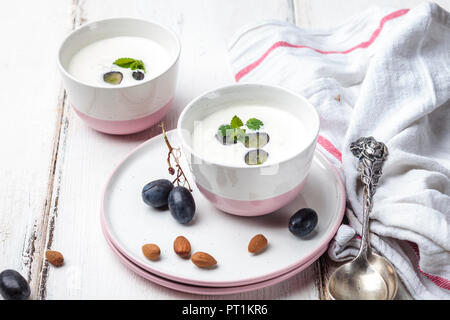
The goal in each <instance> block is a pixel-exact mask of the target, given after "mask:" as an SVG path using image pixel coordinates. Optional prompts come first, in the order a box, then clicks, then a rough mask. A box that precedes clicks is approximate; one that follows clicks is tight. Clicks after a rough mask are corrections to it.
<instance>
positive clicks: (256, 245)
mask: <svg viewBox="0 0 450 320" xmlns="http://www.w3.org/2000/svg"><path fill="white" fill-rule="evenodd" d="M266 247H267V239H266V237H264V236H263V235H262V234H257V235H256V236H254V237H253V238H252V239H251V240H250V242H249V244H248V252H251V253H258V252H261V251H263V250H264V249H265V248H266Z"/></svg>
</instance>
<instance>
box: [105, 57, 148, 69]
mask: <svg viewBox="0 0 450 320" xmlns="http://www.w3.org/2000/svg"><path fill="white" fill-rule="evenodd" d="M113 64H115V65H116V66H119V67H121V68H129V69H131V70H137V69H139V70H143V71H144V72H146V70H145V65H144V62H143V61H142V60H137V59H133V58H119V59H117V60H116V61H114V62H113Z"/></svg>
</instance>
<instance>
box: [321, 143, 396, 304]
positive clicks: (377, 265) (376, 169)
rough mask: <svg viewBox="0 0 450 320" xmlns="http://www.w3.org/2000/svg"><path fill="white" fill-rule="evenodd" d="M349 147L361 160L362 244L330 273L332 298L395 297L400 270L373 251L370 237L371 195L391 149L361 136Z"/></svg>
mask: <svg viewBox="0 0 450 320" xmlns="http://www.w3.org/2000/svg"><path fill="white" fill-rule="evenodd" d="M350 150H351V151H352V152H353V154H354V155H355V156H356V157H358V158H359V160H360V161H359V167H358V170H359V173H360V178H361V182H362V183H363V192H364V196H363V201H364V202H363V223H362V236H361V247H360V250H359V253H358V255H357V256H356V258H355V259H353V260H352V261H351V262H348V263H346V264H344V265H342V266H340V267H339V268H338V269H336V271H335V272H334V273H333V274H332V275H331V277H330V280H329V282H328V293H329V296H330V298H331V299H333V300H392V299H394V298H395V295H396V294H397V287H398V278H397V273H396V272H395V270H394V267H393V266H392V264H391V263H390V262H389V261H388V260H387V259H386V258H384V257H382V256H380V255H378V254H375V253H373V252H372V249H371V247H370V240H369V216H370V212H371V211H372V205H373V203H372V197H373V195H374V193H375V189H376V186H377V184H378V180H379V178H380V176H381V174H382V171H381V167H382V165H383V162H384V161H385V160H386V158H387V155H388V150H387V148H386V146H385V145H384V144H383V143H382V142H377V141H376V140H375V139H374V138H373V137H368V138H360V139H358V140H357V141H355V142H353V143H352V144H351V145H350Z"/></svg>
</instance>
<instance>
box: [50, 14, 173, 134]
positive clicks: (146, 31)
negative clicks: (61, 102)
mask: <svg viewBox="0 0 450 320" xmlns="http://www.w3.org/2000/svg"><path fill="white" fill-rule="evenodd" d="M114 39H115V40H114ZM117 39H119V40H117ZM127 39H133V42H132V44H133V46H130V44H131V42H128V45H127V42H126V41H127ZM136 39H137V40H139V39H141V40H140V41H141V42H138V43H147V44H148V46H147V47H148V48H147V49H146V50H145V52H146V53H149V54H148V55H149V57H148V59H149V60H151V61H147V62H146V63H145V69H146V73H145V75H144V79H142V80H140V81H134V82H133V80H132V81H131V82H126V83H125V80H126V79H132V78H131V74H132V71H131V70H130V69H126V68H119V67H115V65H113V62H114V61H115V60H116V59H119V58H123V57H121V56H119V55H121V54H125V55H127V53H128V52H138V53H139V52H141V53H142V52H144V50H142V51H140V49H139V48H142V47H143V46H140V47H139V45H138V44H137V42H136V41H137V40H136ZM105 40H106V41H110V40H114V41H116V42H115V43H114V44H112V43H111V42H109V46H106V45H105V47H104V48H105V50H100V49H99V48H98V46H97V47H96V48H97V50H100V53H99V55H100V54H102V56H104V55H106V56H108V58H109V55H110V56H111V57H110V58H111V62H110V64H111V68H119V69H120V70H110V71H120V72H122V73H123V74H124V78H123V79H124V81H122V83H121V84H119V85H110V84H108V83H106V82H103V83H102V80H101V81H99V80H98V79H102V76H103V72H101V73H100V72H99V74H98V78H95V80H96V81H88V80H86V79H84V78H83V79H81V78H80V75H78V77H77V76H76V75H75V74H74V71H73V70H72V69H71V68H73V64H72V63H73V61H74V60H73V59H74V57H75V56H76V55H77V54H78V53H80V52H81V50H83V49H86V48H87V47H88V46H91V45H93V44H98V43H99V42H101V41H103V43H105ZM128 41H130V40H128ZM131 47H133V49H130V48H131ZM153 47H154V48H155V50H154V51H158V53H159V54H154V57H153V56H152V55H151V54H150V53H151V52H152V50H150V48H153ZM156 48H158V50H156ZM180 50H181V46H180V42H179V40H178V37H177V35H176V34H175V33H174V32H173V31H171V30H170V29H168V28H167V27H165V26H162V25H161V24H158V23H156V22H152V21H147V20H140V19H135V18H126V17H123V18H110V19H105V20H99V21H94V22H91V23H88V24H85V25H83V26H81V27H80V28H78V29H76V30H74V31H73V32H72V33H70V34H69V35H68V36H67V37H66V39H65V40H64V41H63V42H62V44H61V46H60V49H59V52H58V59H57V62H58V67H59V69H60V72H61V75H62V79H63V84H64V87H65V89H66V91H67V93H68V100H69V102H70V104H71V105H72V107H73V108H74V110H75V111H76V113H77V114H78V116H79V117H80V118H81V119H82V120H83V121H84V122H85V123H86V124H87V125H88V126H90V127H92V128H93V129H95V130H98V131H101V132H105V133H109V134H130V133H135V132H139V131H142V130H144V129H147V128H149V127H151V126H152V125H154V124H156V123H157V122H159V121H160V120H161V119H162V118H163V117H164V116H165V115H166V113H167V112H168V110H169V109H170V107H171V104H172V102H173V99H174V96H175V89H176V83H177V73H178V60H179V55H180ZM103 51H105V52H106V53H105V52H103ZM110 51H113V52H110ZM84 53H85V54H84V56H86V54H87V53H86V51H85V52H84ZM97 53H98V52H97ZM137 55H138V56H137V57H127V58H134V59H143V58H142V57H140V56H139V54H137ZM84 56H83V57H84ZM94 58H95V57H92V59H94ZM152 58H153V59H152ZM79 59H81V58H79ZM83 59H84V60H81V61H85V60H86V59H85V58H83ZM78 61H80V60H78ZM108 61H109V60H108ZM163 61H164V64H163V63H162V62H163ZM104 64H105V62H103V61H102V62H98V63H97V64H95V65H93V66H91V68H88V69H94V68H93V67H95V68H97V67H98V68H104ZM158 64H161V65H158ZM78 65H79V67H78V68H75V70H82V69H83V65H84V64H83V63H81V64H80V63H79V64H78ZM78 65H77V66H78ZM162 65H163V66H162ZM83 72H84V74H86V72H89V70H85V71H83ZM89 80H90V79H89Z"/></svg>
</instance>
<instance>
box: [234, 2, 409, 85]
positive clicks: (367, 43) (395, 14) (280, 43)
mask: <svg viewBox="0 0 450 320" xmlns="http://www.w3.org/2000/svg"><path fill="white" fill-rule="evenodd" d="M408 11H409V9H401V10H397V11H394V12H392V13H390V14H388V15H387V16H385V17H383V19H381V21H380V24H379V26H378V28H377V29H376V30H375V31H374V32H373V33H372V35H371V36H370V38H369V40H367V41H364V42H361V43H360V44H358V45H356V46H354V47H352V48H350V49H347V50H344V51H323V50H320V49H316V48H313V47H309V46H304V45H294V44H291V43H289V42H286V41H278V42H275V43H274V44H273V45H272V46H271V47H270V48H269V49H268V50H267V51H266V52H265V53H264V54H263V55H262V56H261V57H260V58H259V59H258V60H256V61H254V62H253V63H251V64H249V65H248V66H246V67H245V68H243V69H241V71H239V72H238V73H236V75H235V79H236V81H239V80H241V78H242V77H243V76H245V75H246V74H248V73H249V72H250V71H252V70H253V69H255V68H256V67H257V66H259V65H260V64H261V62H263V61H264V60H265V59H266V58H267V56H268V55H269V54H270V53H271V52H272V51H273V50H275V49H276V48H279V47H289V48H306V49H311V50H314V51H316V52H318V53H322V54H347V53H350V52H352V51H354V50H356V49H359V48H368V47H369V46H370V45H371V44H372V43H373V42H375V40H376V38H377V37H378V36H379V34H380V32H381V30H382V29H383V26H384V24H385V23H386V22H387V21H389V20H392V19H395V18H398V17H401V16H403V15H404V14H406V13H408Z"/></svg>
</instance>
